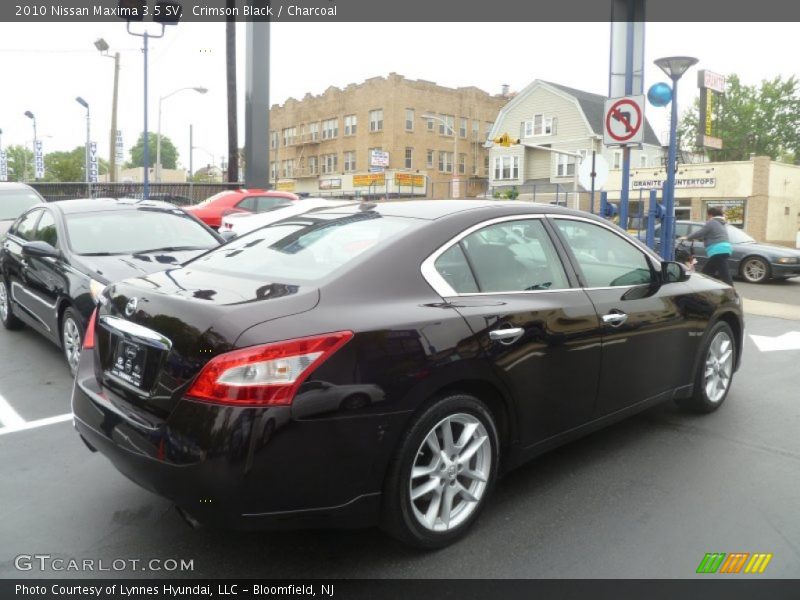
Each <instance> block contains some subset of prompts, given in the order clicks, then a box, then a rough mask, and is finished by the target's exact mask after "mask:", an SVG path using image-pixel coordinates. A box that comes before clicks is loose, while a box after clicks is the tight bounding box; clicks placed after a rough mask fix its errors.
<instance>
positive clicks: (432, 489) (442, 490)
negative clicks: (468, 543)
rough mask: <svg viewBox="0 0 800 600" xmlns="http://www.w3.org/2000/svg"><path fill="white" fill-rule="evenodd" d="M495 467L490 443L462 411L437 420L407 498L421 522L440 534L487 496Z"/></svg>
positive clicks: (477, 422) (420, 451) (413, 469)
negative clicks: (492, 470) (493, 466)
mask: <svg viewBox="0 0 800 600" xmlns="http://www.w3.org/2000/svg"><path fill="white" fill-rule="evenodd" d="M491 469H492V445H491V442H490V441H489V435H488V433H487V431H486V428H485V427H484V425H483V423H481V421H480V420H478V419H477V418H476V417H474V416H472V415H470V414H466V413H458V414H453V415H450V416H447V417H445V418H444V419H442V420H441V421H439V423H437V424H436V425H435V426H434V427H433V428H432V429H431V430H430V432H429V433H428V435H427V436H425V438H424V440H423V441H422V444H421V445H420V447H419V449H418V450H417V453H416V456H415V458H414V463H413V465H412V467H411V476H410V482H409V495H410V497H411V507H412V509H413V513H414V516H415V518H416V519H417V521H418V522H419V524H420V525H421V526H422V527H424V528H425V529H427V530H429V531H437V532H440V531H448V530H451V529H454V528H456V527H458V526H459V525H460V524H461V523H463V522H464V521H466V520H467V519H468V518H469V516H470V515H471V514H472V513H473V512H474V511H475V509H476V508H477V507H478V505H479V504H480V501H481V499H482V498H483V496H484V494H485V492H486V489H487V482H488V481H489V478H490V475H491Z"/></svg>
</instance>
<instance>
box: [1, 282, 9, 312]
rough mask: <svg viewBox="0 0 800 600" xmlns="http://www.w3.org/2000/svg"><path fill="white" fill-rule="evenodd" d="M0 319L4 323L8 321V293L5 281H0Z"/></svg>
mask: <svg viewBox="0 0 800 600" xmlns="http://www.w3.org/2000/svg"><path fill="white" fill-rule="evenodd" d="M0 318H2V319H3V322H5V321H7V320H8V293H7V292H6V282H5V281H0Z"/></svg>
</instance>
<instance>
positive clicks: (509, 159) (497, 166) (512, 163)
mask: <svg viewBox="0 0 800 600" xmlns="http://www.w3.org/2000/svg"><path fill="white" fill-rule="evenodd" d="M494 178H495V180H498V181H500V180H503V179H519V156H495V158H494Z"/></svg>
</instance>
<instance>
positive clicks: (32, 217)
mask: <svg viewBox="0 0 800 600" xmlns="http://www.w3.org/2000/svg"><path fill="white" fill-rule="evenodd" d="M41 214H42V211H41V210H32V211H31V212H29V213H28V214H27V215H25V216H23V217H22V218H21V219H20V220H19V221H18V222H17V224H16V225H15V226H14V228H13V230H12V233H13V235H16V236H17V237H18V238H22V239H23V240H25V241H26V242H30V241H31V240H32V239H33V232H34V230H35V229H36V221H38V220H39V217H40V216H41Z"/></svg>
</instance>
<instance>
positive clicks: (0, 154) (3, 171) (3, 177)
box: [0, 150, 8, 181]
mask: <svg viewBox="0 0 800 600" xmlns="http://www.w3.org/2000/svg"><path fill="white" fill-rule="evenodd" d="M0 181H8V157H7V155H6V151H5V150H0Z"/></svg>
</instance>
